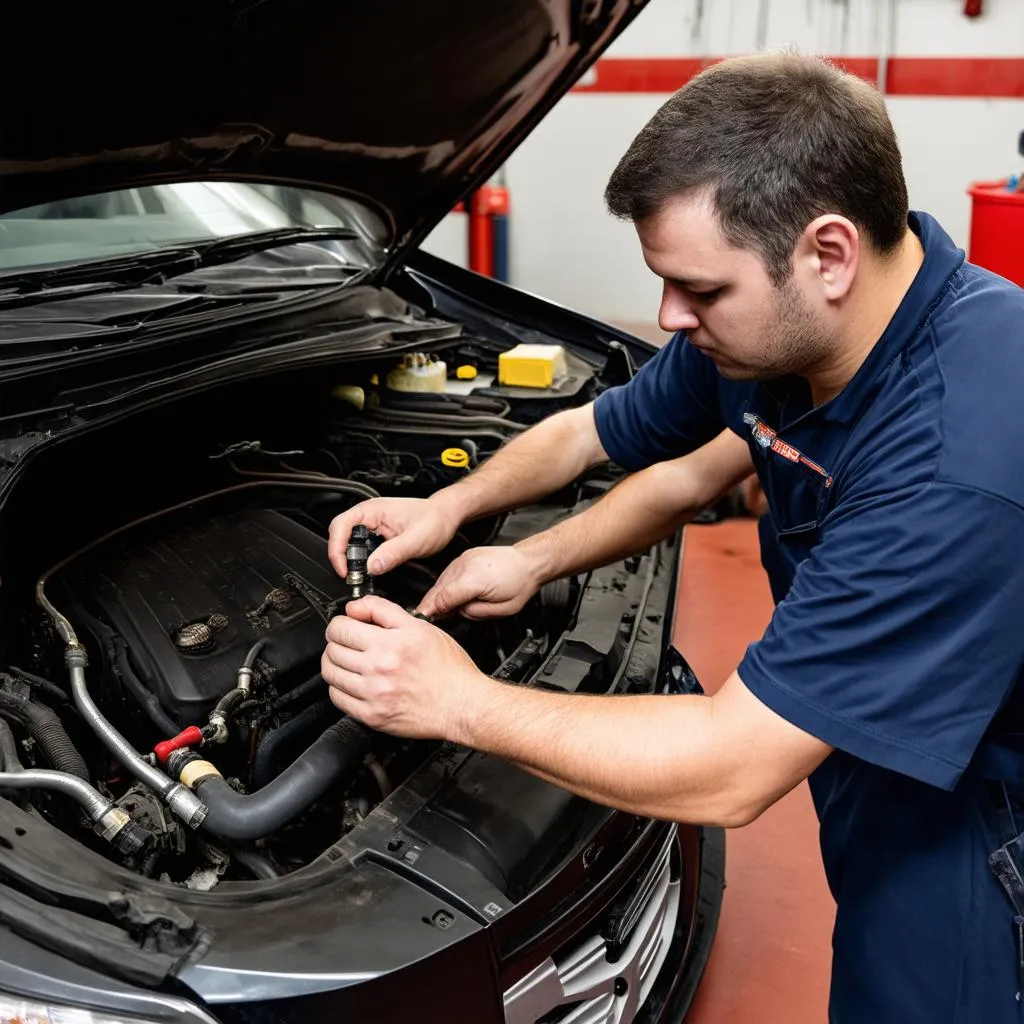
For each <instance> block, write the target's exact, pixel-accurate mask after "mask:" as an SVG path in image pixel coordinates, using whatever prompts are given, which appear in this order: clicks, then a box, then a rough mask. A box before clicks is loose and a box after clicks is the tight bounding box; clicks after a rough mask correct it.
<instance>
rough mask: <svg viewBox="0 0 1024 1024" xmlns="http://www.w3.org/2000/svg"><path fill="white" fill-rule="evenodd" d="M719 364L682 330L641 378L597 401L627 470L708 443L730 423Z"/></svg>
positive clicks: (606, 442)
mask: <svg viewBox="0 0 1024 1024" xmlns="http://www.w3.org/2000/svg"><path fill="white" fill-rule="evenodd" d="M718 382H719V377H718V371H717V370H716V369H715V364H714V363H713V362H712V361H711V360H710V359H709V358H708V357H707V356H705V355H702V354H701V353H700V352H698V351H697V350H696V349H695V348H694V347H693V346H692V345H691V344H690V343H689V342H688V341H687V340H686V338H685V336H684V335H682V334H676V335H675V336H674V337H673V338H672V340H671V341H669V343H668V344H667V345H665V347H664V348H662V349H661V350H660V351H659V352H658V353H657V355H655V356H653V357H652V358H651V359H649V360H648V361H647V362H646V363H644V365H643V366H642V367H641V368H640V370H639V372H638V373H637V374H636V376H635V377H634V378H633V379H632V380H631V381H630V382H629V383H628V384H623V385H621V386H620V387H615V388H609V389H608V390H607V391H605V392H604V393H603V394H601V395H600V396H598V398H597V401H596V402H595V404H594V419H595V422H596V424H597V433H598V436H599V437H600V439H601V444H602V446H603V447H604V450H605V451H606V452H607V453H608V456H609V458H611V460H612V461H613V462H616V463H618V464H619V465H620V466H622V467H623V469H628V470H638V469H644V468H646V467H647V466H650V465H652V464H653V463H655V462H659V461H661V460H662V459H669V458H676V457H677V456H679V455H685V454H686V453H687V452H690V451H693V450H694V449H695V448H699V447H700V446H701V445H703V444H706V443H707V442H708V441H710V440H711V439H712V438H714V437H715V436H716V435H717V434H719V433H720V432H721V430H722V428H723V427H724V426H725V423H724V421H723V415H722V410H721V402H720V396H719V385H718Z"/></svg>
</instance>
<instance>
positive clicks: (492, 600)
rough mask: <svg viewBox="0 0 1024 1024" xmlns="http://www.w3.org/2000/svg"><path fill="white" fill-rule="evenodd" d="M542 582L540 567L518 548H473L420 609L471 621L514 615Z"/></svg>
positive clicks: (448, 571) (445, 574)
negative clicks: (458, 613)
mask: <svg viewBox="0 0 1024 1024" xmlns="http://www.w3.org/2000/svg"><path fill="white" fill-rule="evenodd" d="M543 583H544V579H543V577H542V576H541V574H540V571H539V567H538V566H537V565H536V563H535V562H534V561H533V560H532V559H531V558H530V557H529V555H527V554H526V553H525V552H523V551H521V550H520V549H519V548H517V547H490V548H470V549H469V551H466V552H464V553H463V554H461V555H459V557H458V558H456V559H455V561H454V562H452V563H451V564H450V565H449V566H448V568H447V569H445V571H444V572H443V573H441V575H440V576H439V577H438V579H437V582H436V583H435V584H434V585H433V586H432V587H431V588H430V590H428V591H427V593H426V595H425V596H424V598H423V600H422V601H420V603H419V609H418V610H419V611H420V612H422V613H423V614H424V615H429V616H431V617H432V618H438V617H440V616H444V615H450V614H451V613H452V612H456V611H457V612H461V613H462V614H463V615H465V616H466V618H469V619H489V618H495V617H497V616H500V615H515V613H516V612H518V611H519V610H520V609H521V608H522V607H523V605H524V604H526V602H527V601H529V600H530V598H531V597H533V595H534V594H536V593H537V591H538V590H539V589H540V587H541V585H542V584H543Z"/></svg>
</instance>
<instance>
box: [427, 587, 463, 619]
mask: <svg viewBox="0 0 1024 1024" xmlns="http://www.w3.org/2000/svg"><path fill="white" fill-rule="evenodd" d="M470 596H472V597H475V596H476V595H475V594H474V595H470ZM460 604H462V601H461V600H460V599H459V595H458V592H457V590H456V589H455V588H453V587H452V586H450V585H449V584H447V583H435V584H434V585H433V586H432V587H431V588H430V589H429V590H428V591H427V592H426V593H425V594H424V595H423V598H422V600H421V601H420V603H419V609H418V610H419V611H421V612H422V613H423V614H424V615H429V616H430V617H431V618H435V619H436V618H441V617H442V616H445V615H450V614H451V613H452V612H453V611H455V609H456V608H458V607H459V605H460Z"/></svg>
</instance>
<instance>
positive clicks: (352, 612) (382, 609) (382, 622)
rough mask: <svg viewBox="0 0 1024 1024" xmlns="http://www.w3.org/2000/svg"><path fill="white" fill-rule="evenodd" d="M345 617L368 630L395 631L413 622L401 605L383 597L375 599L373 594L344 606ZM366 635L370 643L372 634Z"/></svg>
mask: <svg viewBox="0 0 1024 1024" xmlns="http://www.w3.org/2000/svg"><path fill="white" fill-rule="evenodd" d="M345 615H346V616H348V618H350V619H356V620H358V622H359V623H361V624H366V625H365V626H364V628H366V629H370V630H372V629H373V626H383V627H384V628H385V629H395V628H397V627H398V626H406V625H408V624H409V623H410V622H414V621H415V620H414V619H413V617H412V616H411V615H410V614H409V613H408V612H407V611H406V610H405V609H404V608H403V607H402V606H401V605H397V604H395V603H394V601H388V600H386V599H385V598H383V597H377V596H376V595H375V594H371V595H370V596H369V597H361V598H359V600H358V601H349V603H348V604H347V605H346V606H345ZM370 624H372V625H370ZM364 635H367V634H364ZM368 635H369V636H370V642H371V643H372V642H373V634H372V632H371V633H370V634H368Z"/></svg>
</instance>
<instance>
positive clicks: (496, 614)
mask: <svg viewBox="0 0 1024 1024" xmlns="http://www.w3.org/2000/svg"><path fill="white" fill-rule="evenodd" d="M520 607H521V606H520V605H517V604H516V603H515V602H514V601H497V602H492V601H470V602H469V603H468V604H466V605H463V607H462V608H460V609H459V614H460V615H462V616H463V617H464V618H467V619H500V618H502V617H504V616H506V615H513V614H515V613H516V612H517V611H519V608H520Z"/></svg>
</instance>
